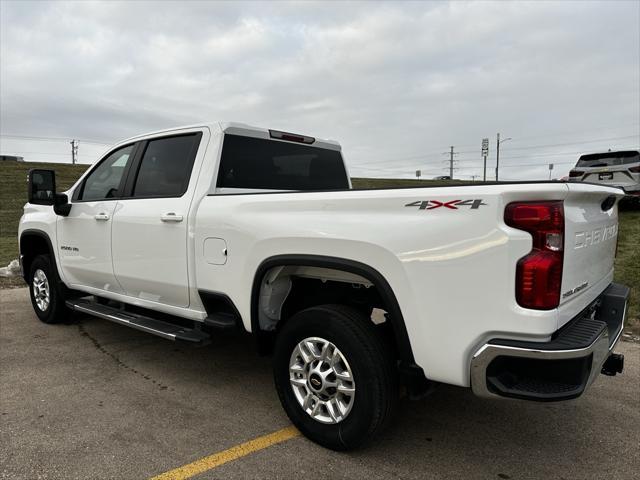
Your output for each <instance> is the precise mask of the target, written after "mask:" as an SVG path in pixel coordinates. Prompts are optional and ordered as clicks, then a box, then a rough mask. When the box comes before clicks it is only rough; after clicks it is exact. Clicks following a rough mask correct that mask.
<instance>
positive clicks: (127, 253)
mask: <svg viewBox="0 0 640 480" xmlns="http://www.w3.org/2000/svg"><path fill="white" fill-rule="evenodd" d="M190 129H191V130H193V129H201V130H202V131H206V132H208V134H210V137H209V138H208V142H205V141H204V140H203V143H202V145H201V148H200V150H199V152H198V155H197V158H196V162H195V164H194V169H193V173H192V178H191V183H190V184H189V190H188V192H187V193H186V194H185V195H184V196H183V197H182V198H181V199H179V200H180V201H176V202H174V200H176V199H163V201H162V202H160V201H158V202H157V203H154V202H155V200H154V201H151V200H133V201H128V200H122V201H118V206H117V207H115V212H114V218H115V219H116V221H115V223H114V224H113V225H114V226H113V265H114V275H115V277H116V278H118V280H120V282H119V283H120V284H121V286H122V291H115V290H108V289H106V288H104V280H101V281H97V279H96V281H93V280H92V281H87V282H86V283H87V284H86V285H85V286H79V285H77V284H75V283H74V284H73V285H74V288H78V289H80V290H84V291H86V292H88V293H92V294H98V295H102V296H105V297H108V298H113V299H115V300H119V301H124V302H128V303H132V304H135V305H139V306H143V307H146V308H152V309H156V310H158V311H162V312H166V313H171V314H174V315H179V316H182V317H185V318H191V319H196V320H199V319H200V320H201V319H203V318H204V317H205V316H206V314H205V311H204V308H203V306H202V304H201V302H200V299H199V296H198V293H197V291H198V289H202V290H207V291H212V292H219V293H223V294H225V295H227V296H228V297H229V298H230V299H231V300H232V301H233V303H234V304H235V306H236V307H237V309H238V311H239V313H240V314H241V316H242V321H243V323H244V326H245V328H246V329H247V330H248V331H250V330H251V288H252V284H253V281H254V276H255V273H256V270H257V268H258V266H259V265H260V264H261V263H262V262H263V261H264V260H265V259H268V258H270V257H273V256H276V255H288V254H289V255H290V254H298V255H321V256H330V257H338V258H342V259H347V260H353V261H357V262H360V263H363V264H366V265H368V266H370V267H372V268H374V269H375V270H377V271H378V272H379V273H380V274H381V275H382V276H383V277H384V278H385V279H386V281H387V282H388V283H389V285H390V286H391V288H392V290H393V292H394V294H395V296H396V298H397V301H398V304H399V305H400V309H401V311H402V315H403V317H404V321H405V324H406V328H407V331H408V334H409V339H410V343H411V347H412V350H413V355H414V357H415V360H416V363H417V364H418V365H420V366H421V367H422V368H423V369H424V371H425V374H426V375H427V377H428V378H430V379H432V380H436V381H440V382H444V383H449V384H455V385H461V386H468V385H469V364H470V357H471V355H472V353H473V352H474V351H476V350H477V348H478V347H479V346H480V345H481V344H483V343H484V342H486V341H487V340H489V339H491V338H495V337H502V338H513V339H529V340H539V341H544V340H548V339H549V338H550V336H551V334H552V333H553V332H555V331H556V330H557V329H558V328H559V327H560V326H561V325H563V324H564V323H566V321H568V320H569V319H570V318H572V317H573V316H575V315H576V314H577V313H579V312H580V311H581V310H582V309H583V308H584V307H585V306H586V305H587V304H588V303H590V302H591V301H592V300H593V299H594V298H596V296H597V295H598V294H599V293H601V292H602V290H604V288H605V287H606V286H607V285H608V283H609V282H610V281H611V279H612V270H611V268H610V267H611V263H612V258H613V257H612V254H611V248H615V238H613V240H612V241H611V242H603V243H602V244H601V245H600V246H599V247H595V248H593V249H592V250H590V252H592V254H589V255H585V256H582V255H581V254H580V253H576V252H575V251H573V250H572V251H571V253H567V256H566V259H567V261H568V262H570V263H567V261H565V266H564V276H563V291H564V290H565V288H566V289H569V288H573V286H574V284H576V283H577V282H581V281H589V284H590V286H589V288H588V289H585V290H583V291H581V292H579V294H576V295H575V296H573V297H572V298H570V299H568V300H567V301H564V302H563V303H562V304H561V305H560V307H559V308H557V309H554V310H550V311H536V310H528V309H524V308H521V307H520V306H518V304H517V302H516V300H515V293H514V285H515V271H516V263H517V261H518V260H519V259H520V258H521V257H523V256H524V255H526V254H527V253H528V252H529V251H530V249H531V244H532V242H531V236H530V235H529V234H528V233H526V232H523V231H520V230H516V229H513V228H511V227H508V226H506V225H505V223H504V221H503V215H504V208H505V206H506V205H507V204H508V203H510V202H513V201H528V200H563V201H565V218H566V221H567V234H568V235H569V234H570V235H573V236H574V237H575V234H576V232H577V231H579V230H580V229H581V228H582V229H585V228H591V229H597V228H600V227H603V226H610V225H612V224H614V223H617V209H615V208H614V209H613V210H611V211H610V212H609V213H607V214H603V212H601V211H600V213H598V212H597V209H596V206H597V205H599V204H600V203H599V202H602V200H604V199H605V198H606V197H607V196H609V195H616V196H618V197H619V196H621V195H622V193H621V192H620V191H619V190H617V189H612V188H606V187H593V186H590V185H579V184H571V185H568V184H564V183H532V184H502V185H472V186H457V187H437V188H412V189H395V190H394V189H390V190H359V191H358V190H348V191H329V192H306V193H301V192H281V193H263V192H255V193H249V192H247V193H245V194H234V193H237V192H232V191H216V185H215V182H216V178H217V172H218V161H219V157H220V152H221V143H222V138H223V133H224V132H225V131H227V132H233V133H234V134H241V135H248V136H256V137H261V138H268V130H265V129H256V128H254V127H248V126H246V125H242V124H211V125H207V126H196V127H190ZM185 130H189V129H181V130H171V131H166V132H159V133H156V134H151V135H147V136H141V137H136V139H143V138H152V137H154V136H161V135H166V134H172V133H178V132H181V131H185ZM130 141H131V139H129V140H127V141H126V142H130ZM274 141H277V140H274ZM126 142H122V143H126ZM318 145H322V146H323V147H326V148H333V149H337V150H339V149H340V146H339V145H338V144H337V143H336V142H332V141H322V140H319V141H318ZM72 190H73V189H72ZM476 199H482V201H483V203H484V204H485V205H483V206H481V207H480V208H477V209H471V208H469V207H460V208H458V209H456V210H453V209H447V208H437V209H432V210H420V209H419V208H418V207H406V206H405V205H406V204H408V203H411V202H416V201H426V200H435V201H438V202H447V201H451V200H476ZM126 202H129V203H126ZM46 208H47V207H37V208H35V210H37V212H36V211H35V210H34V211H32V210H28V211H27V210H26V211H25V216H24V217H23V219H22V221H21V231H22V230H23V229H25V228H28V227H29V228H34V225H35V226H36V228H40V227H38V226H41V228H42V229H43V230H46V231H47V232H48V233H50V234H51V235H52V237H51V238H52V242H53V243H54V245H55V248H56V255H59V247H58V244H59V242H58V239H57V238H56V236H55V231H52V229H51V224H52V223H53V224H55V221H56V218H55V215H54V214H53V212H51V209H50V208H49V210H48V212H47V211H46ZM74 208H76V205H74V206H73V207H72V212H73V209H74ZM165 210H173V211H175V213H179V214H181V215H183V216H184V220H183V222H181V223H180V224H174V225H163V224H161V222H160V221H159V215H160V214H161V213H163V212H164V211H165ZM61 221H64V220H58V222H61ZM69 235H70V234H69ZM74 235H77V236H78V237H82V238H78V242H85V240H86V239H85V238H84V237H83V235H85V234H84V233H83V232H82V231H78V232H76V233H74ZM87 235H93V233H91V234H89V233H88V234H87ZM212 239H213V242H212ZM567 241H568V240H567ZM567 245H568V243H567ZM612 245H613V247H612ZM223 247H224V248H226V250H227V252H226V255H224V256H223V255H222V254H221V252H220V251H219V250H221V249H222V248H223ZM585 251H586V250H585ZM592 255H596V256H598V260H597V261H593V257H592ZM66 262H67V263H64V264H63V265H69V263H68V261H66ZM59 265H60V263H59ZM66 268H67V267H66V266H63V267H62V268H61V274H62V276H63V279H64V280H65V282H68V283H69V282H70V281H71V279H76V277H75V276H74V275H76V276H77V272H76V271H74V270H73V268H70V267H69V268H68V271H66ZM76 270H77V268H76ZM107 270H108V269H107ZM107 273H108V272H107ZM582 278H586V279H587V280H581V279H582Z"/></svg>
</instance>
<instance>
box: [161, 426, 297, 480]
mask: <svg viewBox="0 0 640 480" xmlns="http://www.w3.org/2000/svg"><path fill="white" fill-rule="evenodd" d="M299 435H300V432H299V431H298V430H297V429H296V428H295V427H293V426H291V427H287V428H283V429H282V430H278V431H277V432H273V433H270V434H268V435H264V436H262V437H258V438H254V439H253V440H249V441H248V442H245V443H241V444H240V445H236V446H235V447H231V448H229V449H228V450H224V451H223V452H218V453H214V454H213V455H209V456H207V457H204V458H201V459H200V460H196V461H195V462H192V463H188V464H186V465H183V466H182V467H178V468H174V469H173V470H169V471H168V472H165V473H161V474H160V475H156V476H155V477H152V478H151V479H150V480H184V479H186V478H191V477H193V476H194V475H198V474H200V473H202V472H206V471H207V470H211V469H212V468H216V467H219V466H220V465H224V464H225V463H227V462H232V461H233V460H237V459H238V458H241V457H244V456H245V455H249V454H250V453H253V452H257V451H258V450H262V449H265V448H267V447H270V446H271V445H276V444H278V443H282V442H284V441H286V440H289V439H291V438H294V437H298V436H299Z"/></svg>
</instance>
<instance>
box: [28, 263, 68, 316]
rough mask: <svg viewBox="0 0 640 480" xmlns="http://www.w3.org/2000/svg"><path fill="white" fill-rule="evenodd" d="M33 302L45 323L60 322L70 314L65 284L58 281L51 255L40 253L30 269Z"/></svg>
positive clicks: (30, 290) (30, 289)
mask: <svg viewBox="0 0 640 480" xmlns="http://www.w3.org/2000/svg"><path fill="white" fill-rule="evenodd" d="M28 278H29V292H30V295H31V304H32V305H33V310H34V311H35V312H36V315H37V316H38V318H39V319H40V320H41V321H43V322H44V323H60V322H62V321H65V320H66V319H67V318H68V316H69V313H70V311H69V309H67V308H66V306H65V304H64V295H63V293H62V292H63V285H61V284H60V282H59V281H58V276H57V272H56V271H55V270H54V267H53V264H52V262H51V258H50V257H49V255H38V256H37V257H36V258H34V259H33V262H31V267H30V269H29V277H28Z"/></svg>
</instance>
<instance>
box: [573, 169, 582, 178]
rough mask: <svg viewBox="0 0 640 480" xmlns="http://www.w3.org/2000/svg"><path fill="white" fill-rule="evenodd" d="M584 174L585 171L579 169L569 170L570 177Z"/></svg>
mask: <svg viewBox="0 0 640 480" xmlns="http://www.w3.org/2000/svg"><path fill="white" fill-rule="evenodd" d="M582 175H584V172H581V171H579V170H571V171H570V172H569V177H570V178H574V177H581V176H582Z"/></svg>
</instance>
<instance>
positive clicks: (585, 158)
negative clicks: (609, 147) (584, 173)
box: [576, 151, 640, 167]
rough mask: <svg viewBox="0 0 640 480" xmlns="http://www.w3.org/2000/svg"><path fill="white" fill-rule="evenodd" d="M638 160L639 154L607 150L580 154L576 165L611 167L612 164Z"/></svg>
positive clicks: (639, 159)
mask: <svg viewBox="0 0 640 480" xmlns="http://www.w3.org/2000/svg"><path fill="white" fill-rule="evenodd" d="M638 162H640V154H639V153H638V152H635V151H631V152H607V153H595V154H591V155H582V156H581V157H580V160H578V164H577V165H576V166H577V167H612V166H614V165H627V164H629V163H638Z"/></svg>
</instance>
